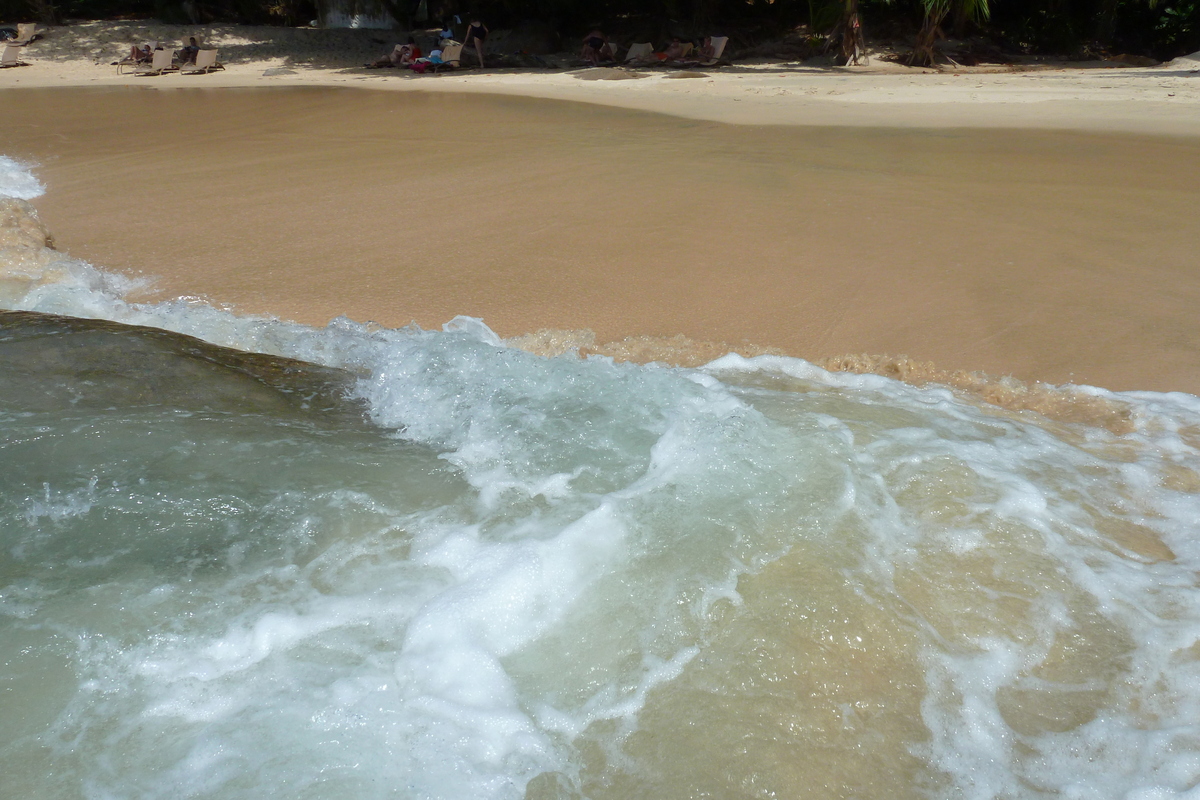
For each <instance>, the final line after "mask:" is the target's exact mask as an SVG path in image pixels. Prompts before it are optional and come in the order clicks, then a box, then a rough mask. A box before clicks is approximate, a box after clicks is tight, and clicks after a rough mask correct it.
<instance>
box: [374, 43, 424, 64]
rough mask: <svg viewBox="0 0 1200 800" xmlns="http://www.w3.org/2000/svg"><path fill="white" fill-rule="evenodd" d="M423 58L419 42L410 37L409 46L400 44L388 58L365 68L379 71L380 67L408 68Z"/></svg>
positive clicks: (376, 61) (382, 58)
mask: <svg viewBox="0 0 1200 800" xmlns="http://www.w3.org/2000/svg"><path fill="white" fill-rule="evenodd" d="M420 57H421V48H420V47H418V46H417V40H416V39H414V38H413V37H411V36H410V37H408V43H407V44H398V45H396V46H395V47H393V48H392V52H390V53H388V54H387V55H386V56H383V57H381V58H377V59H375V60H374V61H372V62H371V63H370V64H366V65H364V66H366V67H368V68H370V69H379V68H380V67H407V66H408V65H409V64H411V63H413V62H414V61H416V60H417V59H418V58H420Z"/></svg>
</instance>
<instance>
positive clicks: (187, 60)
mask: <svg viewBox="0 0 1200 800" xmlns="http://www.w3.org/2000/svg"><path fill="white" fill-rule="evenodd" d="M199 52H200V44H199V43H198V42H197V41H196V37H195V36H189V37H188V43H187V44H185V45H184V46H183V49H181V50H180V51H179V52H178V53H176V54H175V57H176V58H178V59H179V63H180V64H195V63H196V53H199Z"/></svg>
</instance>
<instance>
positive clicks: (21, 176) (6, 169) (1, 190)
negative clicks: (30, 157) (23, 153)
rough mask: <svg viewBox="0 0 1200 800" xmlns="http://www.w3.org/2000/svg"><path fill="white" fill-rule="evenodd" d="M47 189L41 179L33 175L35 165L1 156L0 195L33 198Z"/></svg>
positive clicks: (25, 198)
mask: <svg viewBox="0 0 1200 800" xmlns="http://www.w3.org/2000/svg"><path fill="white" fill-rule="evenodd" d="M45 191H46V187H45V186H43V185H42V183H41V181H39V180H38V179H37V178H35V177H34V176H33V167H32V166H31V165H28V164H22V163H21V162H19V161H16V160H14V159H12V158H9V157H8V156H0V197H15V198H18V199H20V200H32V199H33V198H35V197H40V196H41V195H42V194H44V193H45Z"/></svg>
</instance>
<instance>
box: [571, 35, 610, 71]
mask: <svg viewBox="0 0 1200 800" xmlns="http://www.w3.org/2000/svg"><path fill="white" fill-rule="evenodd" d="M579 56H580V58H582V59H583V60H584V61H586V62H588V63H589V64H591V65H592V66H593V67H598V66H600V62H601V61H611V60H612V52H611V51H610V50H609V48H608V37H607V36H605V35H604V33H603V32H601V30H600V29H599V28H593V29H592V31H591V32H590V33H589V34H588V35H587V36H585V37H583V50H582V51H581V52H580V54H579Z"/></svg>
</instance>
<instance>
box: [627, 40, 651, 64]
mask: <svg viewBox="0 0 1200 800" xmlns="http://www.w3.org/2000/svg"><path fill="white" fill-rule="evenodd" d="M653 57H654V45H653V44H652V43H650V42H634V43H633V44H631V45H629V52H628V53H626V54H625V63H629V62H630V61H649V60H650V59H651V58H653Z"/></svg>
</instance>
